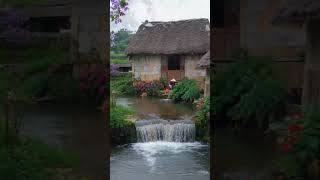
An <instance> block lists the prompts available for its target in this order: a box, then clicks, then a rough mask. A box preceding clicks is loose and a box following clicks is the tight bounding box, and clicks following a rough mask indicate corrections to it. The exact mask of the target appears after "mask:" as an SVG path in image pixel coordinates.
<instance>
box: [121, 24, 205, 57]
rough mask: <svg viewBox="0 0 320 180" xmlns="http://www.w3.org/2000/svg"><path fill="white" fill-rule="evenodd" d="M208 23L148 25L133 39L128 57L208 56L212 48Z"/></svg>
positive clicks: (141, 28)
mask: <svg viewBox="0 0 320 180" xmlns="http://www.w3.org/2000/svg"><path fill="white" fill-rule="evenodd" d="M209 37H210V24H209V20H208V19H190V20H181V21H171V22H147V21H146V22H145V23H143V24H142V25H140V27H139V29H138V31H137V33H136V34H135V35H134V36H133V37H132V40H131V41H130V43H129V46H128V48H127V49H126V50H125V53H126V54H127V55H133V54H204V53H206V52H207V51H208V49H209V46H210V38H209Z"/></svg>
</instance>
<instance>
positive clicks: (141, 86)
mask: <svg viewBox="0 0 320 180" xmlns="http://www.w3.org/2000/svg"><path fill="white" fill-rule="evenodd" d="M133 87H134V88H135V90H136V93H137V94H142V93H147V95H148V96H161V95H162V90H163V89H164V86H163V84H162V83H160V81H156V80H154V81H150V82H144V81H136V82H134V83H133Z"/></svg>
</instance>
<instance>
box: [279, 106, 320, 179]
mask: <svg viewBox="0 0 320 180" xmlns="http://www.w3.org/2000/svg"><path fill="white" fill-rule="evenodd" d="M304 114H305V115H299V116H296V115H294V116H293V117H292V118H291V119H290V120H288V122H289V123H288V124H283V125H282V126H278V128H277V129H274V130H277V131H276V132H278V133H281V134H282V138H283V139H284V141H283V142H281V149H282V151H283V154H282V156H281V157H280V158H279V159H278V161H277V162H278V165H279V167H280V168H281V170H284V172H285V175H286V177H287V178H288V179H314V178H315V177H312V172H310V170H311V169H313V170H315V171H318V172H319V170H320V167H319V164H318V165H317V164H314V162H316V163H319V160H320V111H319V108H318V107H317V108H310V109H309V110H307V111H306V112H305V113H304ZM283 127H285V128H284V129H283ZM318 178H319V174H318Z"/></svg>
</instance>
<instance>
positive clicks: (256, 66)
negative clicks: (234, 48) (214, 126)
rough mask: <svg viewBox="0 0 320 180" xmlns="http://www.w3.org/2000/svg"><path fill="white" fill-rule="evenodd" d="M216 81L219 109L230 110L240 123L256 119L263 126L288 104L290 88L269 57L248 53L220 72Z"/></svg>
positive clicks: (228, 113)
mask: <svg viewBox="0 0 320 180" xmlns="http://www.w3.org/2000/svg"><path fill="white" fill-rule="evenodd" d="M213 82H214V86H213V92H214V94H213V98H214V99H215V109H216V112H217V113H218V114H219V113H220V114H221V113H223V112H224V111H227V116H229V117H231V119H232V120H234V121H235V122H237V124H240V125H241V124H242V125H243V124H246V123H248V122H250V121H253V123H256V124H257V125H258V127H260V128H262V126H263V124H264V123H265V122H266V121H267V120H268V118H269V117H270V116H275V115H277V114H278V113H281V111H282V110H283V108H284V106H285V101H286V88H285V87H284V86H283V84H284V83H282V82H281V81H279V80H277V78H276V77H275V75H274V70H273V67H272V64H271V61H270V60H269V59H267V58H265V59H264V58H257V57H245V58H243V59H241V60H240V61H239V62H236V63H235V64H232V65H230V66H229V67H228V68H227V69H226V70H225V71H222V72H220V73H218V74H216V76H215V78H214V80H213Z"/></svg>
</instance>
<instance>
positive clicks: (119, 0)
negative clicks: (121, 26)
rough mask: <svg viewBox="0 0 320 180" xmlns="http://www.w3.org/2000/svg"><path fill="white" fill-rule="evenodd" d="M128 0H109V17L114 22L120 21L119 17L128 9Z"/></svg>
mask: <svg viewBox="0 0 320 180" xmlns="http://www.w3.org/2000/svg"><path fill="white" fill-rule="evenodd" d="M128 1H129V0H110V18H111V21H114V22H115V23H116V24H118V23H121V21H122V20H121V17H122V16H124V15H125V12H126V11H128V10H129V6H128V5H129V4H128Z"/></svg>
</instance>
